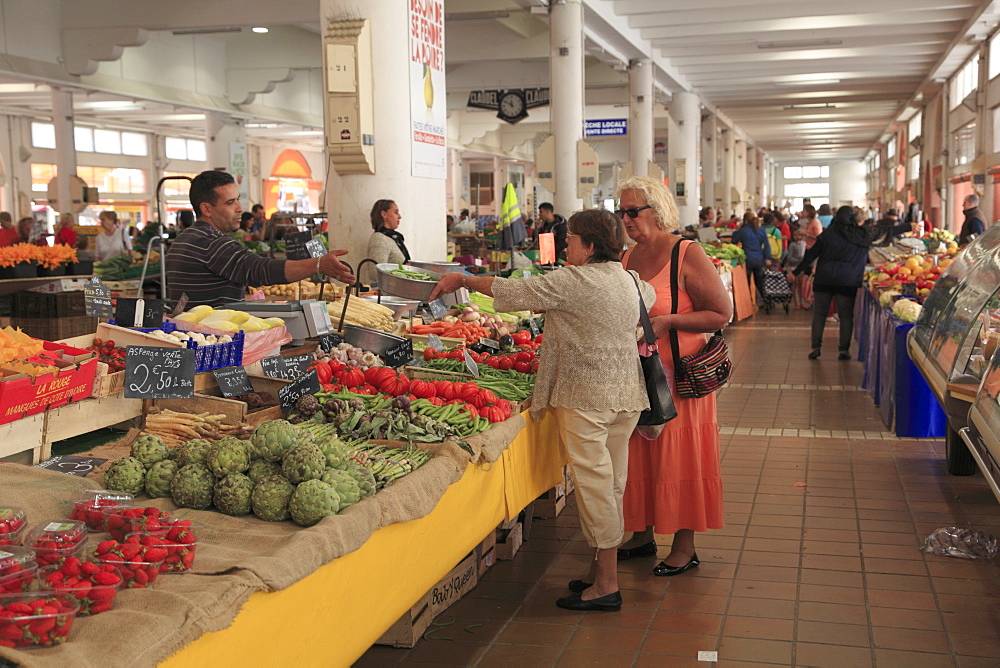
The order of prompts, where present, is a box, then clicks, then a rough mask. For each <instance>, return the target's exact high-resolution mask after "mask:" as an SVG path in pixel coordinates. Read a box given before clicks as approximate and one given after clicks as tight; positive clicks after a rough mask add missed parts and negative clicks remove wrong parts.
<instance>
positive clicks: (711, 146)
mask: <svg viewBox="0 0 1000 668" xmlns="http://www.w3.org/2000/svg"><path fill="white" fill-rule="evenodd" d="M717 135H718V132H716V118H715V116H709V117H708V118H706V119H705V120H704V121H702V123H701V182H702V191H701V204H702V206H710V207H712V208H713V209H714V208H715V207H716V206H718V204H716V202H715V174H716V170H717V169H718V167H717V165H718V162H717V160H718V155H717V154H718V153H720V152H721V150H720V148H719V141H718V136H717Z"/></svg>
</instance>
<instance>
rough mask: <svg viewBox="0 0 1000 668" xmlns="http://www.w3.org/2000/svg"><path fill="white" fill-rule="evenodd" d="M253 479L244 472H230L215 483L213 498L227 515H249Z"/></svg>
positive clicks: (217, 506) (216, 504) (216, 505)
mask: <svg viewBox="0 0 1000 668" xmlns="http://www.w3.org/2000/svg"><path fill="white" fill-rule="evenodd" d="M253 487H254V485H253V481H252V480H250V478H248V477H247V476H245V475H243V474H242V473H230V474H229V475H227V476H226V477H225V478H223V479H222V480H220V481H219V482H217V483H216V484H215V494H214V496H213V497H212V500H213V501H214V502H215V507H216V508H218V509H219V512H221V513H225V514H226V515H249V514H250V495H251V494H253Z"/></svg>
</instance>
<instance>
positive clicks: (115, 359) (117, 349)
mask: <svg viewBox="0 0 1000 668" xmlns="http://www.w3.org/2000/svg"><path fill="white" fill-rule="evenodd" d="M87 350H92V351H94V352H95V353H97V359H98V360H99V361H101V362H104V363H105V364H107V365H108V372H109V373H117V372H118V371H124V370H125V349H124V348H122V347H121V346H117V345H115V342H114V340H113V339H108V340H106V341H105V340H101V339H97V338H95V339H94V341H93V342H92V343H91V344H90V345H89V346H87Z"/></svg>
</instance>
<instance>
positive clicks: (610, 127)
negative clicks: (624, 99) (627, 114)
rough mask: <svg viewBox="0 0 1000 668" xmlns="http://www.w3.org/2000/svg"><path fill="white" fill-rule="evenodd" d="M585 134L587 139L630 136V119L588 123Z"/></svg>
mask: <svg viewBox="0 0 1000 668" xmlns="http://www.w3.org/2000/svg"><path fill="white" fill-rule="evenodd" d="M583 134H584V136H586V137H609V136H615V135H627V134H628V119H626V118H602V119H599V120H596V121H586V123H585V124H584V129H583Z"/></svg>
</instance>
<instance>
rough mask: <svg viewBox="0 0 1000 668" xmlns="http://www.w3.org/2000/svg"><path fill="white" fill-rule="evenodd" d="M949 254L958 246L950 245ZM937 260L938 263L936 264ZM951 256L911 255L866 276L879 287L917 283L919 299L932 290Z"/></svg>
mask: <svg viewBox="0 0 1000 668" xmlns="http://www.w3.org/2000/svg"><path fill="white" fill-rule="evenodd" d="M947 250H948V255H953V254H954V253H955V252H957V250H958V249H957V246H954V245H953V244H952V245H949V246H948V249H947ZM935 260H937V264H935V263H934V262H935ZM951 261H952V259H951V257H943V258H936V257H934V256H931V255H911V256H909V257H907V258H906V259H905V260H902V261H899V262H895V261H894V262H885V263H883V264H881V265H879V266H877V267H875V268H874V269H872V270H869V271H868V272H867V273H866V275H865V278H866V280H867V281H868V282H869V284H870V285H872V286H874V287H879V288H890V289H898V288H899V287H900V286H901V285H903V284H904V283H915V284H916V288H915V292H916V294H915V296H916V297H917V299H918V300H922V299H923V297H924V296H925V295H926V294H927V293H929V292H930V291H931V289H932V288H933V287H934V283H935V282H936V281H937V279H938V277H939V276H940V275H941V274H942V273H944V271H945V270H946V269H947V268H948V266H949V265H950V264H951Z"/></svg>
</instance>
